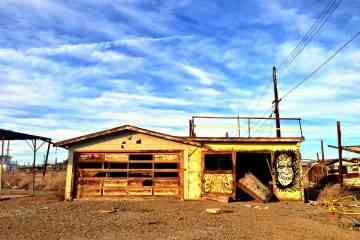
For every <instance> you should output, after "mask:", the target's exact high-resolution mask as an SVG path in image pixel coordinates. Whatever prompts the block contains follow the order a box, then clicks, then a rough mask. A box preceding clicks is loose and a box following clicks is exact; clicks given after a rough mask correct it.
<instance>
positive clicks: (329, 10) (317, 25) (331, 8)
mask: <svg viewBox="0 0 360 240" xmlns="http://www.w3.org/2000/svg"><path fill="white" fill-rule="evenodd" d="M341 2H342V0H340V1H337V0H334V1H332V2H330V3H328V4H327V5H326V6H325V8H324V9H323V11H322V12H321V13H320V14H319V16H318V18H317V19H316V21H315V22H314V23H313V25H312V26H311V27H310V29H309V30H308V32H307V33H306V34H305V36H304V37H303V38H302V39H301V40H300V41H299V42H298V44H297V45H296V47H295V48H294V49H293V50H292V51H291V52H290V54H289V56H288V57H287V58H286V59H285V60H284V61H283V62H282V63H281V64H280V66H281V65H285V68H288V67H289V66H290V65H291V64H292V63H293V62H294V61H295V59H296V58H297V57H298V56H299V55H300V54H301V53H302V52H303V50H304V49H305V48H306V47H307V45H308V44H309V43H310V42H311V41H312V39H313V38H314V37H315V36H316V34H318V33H319V32H320V31H321V29H322V28H323V26H324V25H325V23H326V22H327V21H328V20H329V18H330V16H331V15H332V14H333V13H334V12H335V10H336V9H337V8H338V7H339V6H340V4H341Z"/></svg>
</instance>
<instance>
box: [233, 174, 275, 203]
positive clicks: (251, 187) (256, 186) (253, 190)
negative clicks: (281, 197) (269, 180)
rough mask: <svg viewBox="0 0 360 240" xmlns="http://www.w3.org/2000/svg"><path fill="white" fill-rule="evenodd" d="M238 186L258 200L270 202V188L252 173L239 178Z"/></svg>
mask: <svg viewBox="0 0 360 240" xmlns="http://www.w3.org/2000/svg"><path fill="white" fill-rule="evenodd" d="M238 187H239V188H241V189H242V190H243V191H244V192H246V193H247V194H249V195H250V196H251V197H253V198H254V199H256V200H258V201H262V202H268V201H269V200H270V198H271V196H272V193H271V191H270V190H269V188H268V187H266V186H265V185H264V184H263V183H262V182H260V180H259V179H257V178H256V177H255V176H254V175H253V174H251V173H247V174H245V177H243V178H241V179H239V181H238Z"/></svg>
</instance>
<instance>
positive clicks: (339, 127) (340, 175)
mask: <svg viewBox="0 0 360 240" xmlns="http://www.w3.org/2000/svg"><path fill="white" fill-rule="evenodd" d="M336 128H337V139H338V151H339V169H338V170H339V180H340V185H341V187H343V175H342V160H343V159H342V145H341V126H340V121H337V122H336Z"/></svg>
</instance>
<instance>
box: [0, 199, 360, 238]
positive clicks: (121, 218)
mask: <svg viewBox="0 0 360 240" xmlns="http://www.w3.org/2000/svg"><path fill="white" fill-rule="evenodd" d="M213 207H220V208H222V209H223V210H226V211H225V212H223V213H221V214H209V213H207V212H206V211H205V210H206V209H207V208H213ZM102 210H115V211H114V212H112V213H106V212H103V211H102ZM359 238H360V232H358V231H353V230H350V229H348V227H346V229H345V228H344V227H340V226H339V224H338V221H337V220H336V219H333V218H330V217H329V216H328V213H327V212H326V210H325V209H322V208H320V207H317V206H311V205H308V204H304V203H298V202H277V203H268V204H258V203H255V202H234V203H229V204H225V203H218V202H212V201H179V200H171V199H166V200H165V199H162V200H161V199H148V200H145V201H144V200H136V199H132V200H121V201H119V200H117V201H99V200H81V201H73V202H64V201H61V200H59V199H58V197H56V195H54V194H49V193H46V194H45V193H42V194H38V195H37V196H35V197H26V198H18V199H10V200H3V201H0V239H6V240H7V239H9V240H11V239H18V240H20V239H38V240H41V239H46V240H50V239H262V240H263V239H287V240H290V239H347V240H350V239H359Z"/></svg>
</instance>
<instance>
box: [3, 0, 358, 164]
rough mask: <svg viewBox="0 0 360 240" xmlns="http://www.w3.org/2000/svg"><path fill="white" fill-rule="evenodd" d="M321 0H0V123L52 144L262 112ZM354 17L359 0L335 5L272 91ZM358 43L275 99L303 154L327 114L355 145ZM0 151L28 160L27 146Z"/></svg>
mask: <svg viewBox="0 0 360 240" xmlns="http://www.w3.org/2000/svg"><path fill="white" fill-rule="evenodd" d="M327 2H328V1H325V0H321V1H315V0H314V1H310V0H309V1H281V0H273V1H271V4H270V3H269V1H264V0H253V1H230V0H229V1H200V0H197V1H190V0H177V1H173V0H167V1H140V0H118V1H116V0H112V1H82V0H77V1H41V0H27V1H20V0H19V1H17V0H8V1H6V0H5V1H1V3H0V25H1V26H0V31H1V34H0V83H1V88H0V126H1V128H6V129H12V130H18V131H24V132H29V133H35V134H38V135H44V136H49V137H51V138H53V139H54V140H62V139H66V138H69V137H75V136H78V135H80V134H85V133H89V132H93V131H97V130H102V129H106V128H110V127H115V126H118V125H122V124H134V125H137V126H140V127H145V128H150V129H154V130H158V131H162V132H166V133H172V134H178V135H185V134H187V133H188V130H187V123H188V122H187V121H188V119H189V118H190V117H191V116H192V115H196V114H206V115H237V114H240V115H260V116H261V115H266V116H267V115H268V113H269V112H270V111H271V101H272V85H271V68H272V66H273V65H274V64H275V65H277V64H278V63H279V62H281V61H282V60H283V59H284V58H285V57H286V56H287V54H289V52H290V51H291V50H292V48H294V46H295V45H296V43H297V41H298V40H299V39H300V38H301V37H302V36H303V35H304V34H305V33H306V31H307V30H308V29H309V27H310V26H311V24H312V23H313V22H314V21H315V19H316V17H317V15H318V14H319V13H320V12H321V11H322V9H323V7H324V6H325V4H326V3H327ZM359 12H360V2H357V1H346V0H345V1H343V3H342V4H341V5H340V7H339V8H338V9H337V11H336V12H335V13H334V14H333V16H331V18H330V20H329V22H328V23H327V24H326V25H325V26H324V28H323V30H322V31H321V33H320V34H319V35H317V36H316V37H315V39H314V40H313V41H312V42H311V43H310V44H309V46H308V47H307V48H306V49H305V51H304V52H303V53H302V54H301V55H300V56H299V57H298V58H297V59H296V61H295V62H294V64H293V65H292V66H291V67H290V68H289V69H287V71H282V69H281V68H280V69H279V91H280V96H281V95H282V93H284V92H285V91H286V90H287V89H289V88H291V87H292V86H293V85H294V84H296V83H297V82H298V81H300V80H302V79H303V78H304V77H305V76H307V74H308V73H310V72H311V71H312V70H313V69H314V68H315V67H316V66H317V65H319V64H320V63H321V62H323V61H324V60H325V59H326V58H327V57H328V56H329V55H330V54H331V53H332V52H333V51H334V50H335V49H336V48H337V47H339V46H340V45H341V44H342V43H343V42H344V41H346V40H347V39H349V38H350V36H351V35H353V34H354V33H355V32H356V31H357V29H358V26H359V24H360V18H359V16H358V13H359ZM359 46H360V42H359V40H356V41H355V42H353V43H352V45H351V46H349V47H348V48H346V49H345V50H344V51H343V52H342V53H341V55H339V56H338V57H337V58H336V59H335V60H334V61H332V62H331V63H330V64H328V65H327V66H326V68H324V69H323V70H322V71H320V72H319V73H318V74H316V75H315V76H314V77H313V78H312V79H311V80H310V81H308V82H307V83H306V84H304V85H303V86H302V87H301V88H298V89H297V90H296V91H295V92H293V93H292V94H291V95H289V96H288V97H287V98H286V99H284V101H283V102H281V105H280V110H281V115H282V116H283V117H301V118H303V129H304V135H305V138H306V141H305V143H304V144H303V145H302V155H303V157H304V158H314V157H315V154H316V152H317V151H319V146H320V143H319V141H320V138H323V139H324V140H325V143H326V144H335V143H336V120H341V121H342V126H343V135H344V139H343V142H344V143H345V144H360V139H359V138H358V136H359V133H360V126H359V124H358V123H359V117H360V111H359V109H360V98H359V95H358V93H359V90H360V84H359V83H360V78H359V76H358V73H359V70H360V48H359ZM264 113H265V114H264ZM259 124H260V123H259ZM261 125H266V124H261ZM217 131H219V130H218V129H216V130H215V129H210V130H209V129H208V130H206V133H214V134H217V133H218V132H217ZM11 150H12V153H13V155H14V156H15V158H16V159H18V160H19V161H23V162H30V161H31V152H30V151H29V149H28V147H27V145H26V144H24V143H18V142H15V143H13V144H12V147H11ZM64 154H65V152H64V151H60V150H59V156H58V157H59V158H63V157H64V156H65V155H64ZM326 154H327V156H328V157H335V156H336V151H334V150H331V149H326ZM54 158H55V155H54V150H53V151H52V154H51V161H53V160H54Z"/></svg>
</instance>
